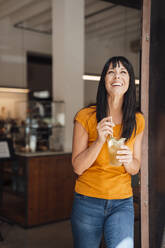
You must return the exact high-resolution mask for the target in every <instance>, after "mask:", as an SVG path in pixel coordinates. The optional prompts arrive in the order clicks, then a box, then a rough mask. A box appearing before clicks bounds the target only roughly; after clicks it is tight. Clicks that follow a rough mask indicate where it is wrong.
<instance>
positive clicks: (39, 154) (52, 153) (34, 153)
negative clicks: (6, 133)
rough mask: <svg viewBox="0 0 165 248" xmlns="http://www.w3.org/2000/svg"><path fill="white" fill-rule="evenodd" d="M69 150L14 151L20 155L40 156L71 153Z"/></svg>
mask: <svg viewBox="0 0 165 248" xmlns="http://www.w3.org/2000/svg"><path fill="white" fill-rule="evenodd" d="M71 153H72V152H71V151H58V152H54V151H45V152H29V153H28V152H16V155H18V156H21V157H29V158H30V157H40V156H54V155H66V154H71Z"/></svg>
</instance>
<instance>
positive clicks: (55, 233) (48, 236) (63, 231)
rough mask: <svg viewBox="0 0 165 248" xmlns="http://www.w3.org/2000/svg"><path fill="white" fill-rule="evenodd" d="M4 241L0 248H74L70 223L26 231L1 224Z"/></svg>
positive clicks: (64, 222)
mask: <svg viewBox="0 0 165 248" xmlns="http://www.w3.org/2000/svg"><path fill="white" fill-rule="evenodd" d="M0 232H1V233H2V235H3V237H4V241H3V242H0V248H73V242H72V234H71V226H70V222H69V221H62V222H57V223H53V224H49V225H43V226H40V227H34V228H30V229H24V228H22V227H20V226H18V225H13V226H11V225H8V224H7V223H3V224H1V223H0Z"/></svg>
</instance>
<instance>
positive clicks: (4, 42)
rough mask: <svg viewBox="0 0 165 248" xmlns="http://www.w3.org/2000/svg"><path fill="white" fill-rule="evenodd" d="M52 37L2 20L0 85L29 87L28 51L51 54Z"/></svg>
mask: <svg viewBox="0 0 165 248" xmlns="http://www.w3.org/2000/svg"><path fill="white" fill-rule="evenodd" d="M51 50H52V37H51V36H50V35H46V34H40V33H36V32H31V31H25V30H23V29H18V28H14V27H13V26H12V25H11V22H10V19H9V18H5V19H2V20H0V86H12V87H27V81H26V52H27V51H34V52H39V53H45V54H51Z"/></svg>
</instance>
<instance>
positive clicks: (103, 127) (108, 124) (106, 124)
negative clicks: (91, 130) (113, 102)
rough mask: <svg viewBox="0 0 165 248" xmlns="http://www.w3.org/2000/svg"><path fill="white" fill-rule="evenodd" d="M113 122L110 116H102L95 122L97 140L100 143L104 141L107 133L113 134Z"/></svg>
mask: <svg viewBox="0 0 165 248" xmlns="http://www.w3.org/2000/svg"><path fill="white" fill-rule="evenodd" d="M114 126H115V125H114V123H113V122H112V116H109V117H105V118H103V119H102V120H101V121H100V122H99V123H98V124H97V132H98V138H97V139H98V141H99V142H101V143H102V144H104V143H105V141H106V138H107V136H108V135H110V136H113V127H114Z"/></svg>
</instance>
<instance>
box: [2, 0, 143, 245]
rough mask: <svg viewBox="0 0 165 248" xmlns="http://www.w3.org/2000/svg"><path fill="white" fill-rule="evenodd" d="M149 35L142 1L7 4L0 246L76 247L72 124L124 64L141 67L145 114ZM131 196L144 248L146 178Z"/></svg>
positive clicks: (15, 0) (9, 0)
mask: <svg viewBox="0 0 165 248" xmlns="http://www.w3.org/2000/svg"><path fill="white" fill-rule="evenodd" d="M141 29H142V10H141V5H140V1H120V0H119V1H113V0H79V1H77V0H60V1H59V0H0V147H1V149H2V151H1V152H0V154H1V157H0V160H1V161H0V163H1V169H0V170H1V178H0V182H1V183H0V238H1V239H2V240H3V241H1V244H2V247H4V248H5V247H12V248H20V247H28V248H37V247H47V248H51V247H59V248H63V247H67V248H69V247H73V241H72V234H71V227H70V221H69V220H70V213H71V207H72V201H73V192H74V184H75V180H76V175H75V174H74V172H73V169H72V164H71V153H72V134H73V119H74V115H75V114H76V112H77V111H78V110H79V109H81V108H83V107H84V106H87V105H89V104H93V103H95V102H96V93H97V87H98V82H99V79H100V74H101V71H102V66H103V65H104V64H105V62H106V60H107V59H108V58H109V57H112V56H116V55H121V56H125V57H127V58H128V59H129V60H130V61H131V63H132V64H133V67H134V70H135V78H136V82H135V83H136V96H137V107H139V108H140V107H141V106H140V101H141V95H140V89H141V83H140V78H141ZM4 154H5V155H4ZM132 187H133V192H134V208H135V248H139V247H140V235H141V231H140V226H141V217H140V173H139V174H138V175H135V176H133V177H132ZM1 244H0V246H1ZM100 247H105V245H104V241H102V244H100Z"/></svg>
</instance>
